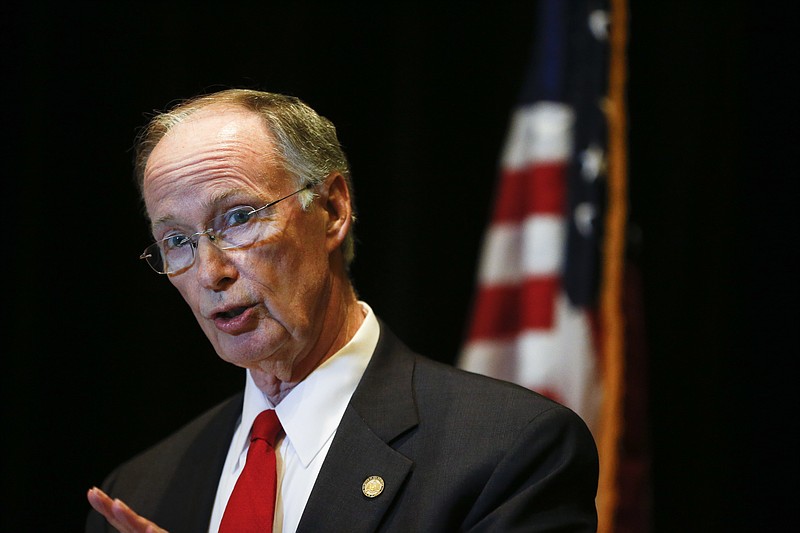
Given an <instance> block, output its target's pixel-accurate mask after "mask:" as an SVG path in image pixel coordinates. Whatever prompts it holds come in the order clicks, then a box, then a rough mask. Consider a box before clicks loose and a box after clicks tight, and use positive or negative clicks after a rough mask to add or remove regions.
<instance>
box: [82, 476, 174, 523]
mask: <svg viewBox="0 0 800 533" xmlns="http://www.w3.org/2000/svg"><path fill="white" fill-rule="evenodd" d="M88 498H89V503H90V504H91V505H92V507H93V508H94V509H95V510H96V511H97V512H99V513H100V514H102V515H103V516H104V517H105V518H106V520H108V523H109V524H111V525H112V526H114V527H115V528H116V529H118V530H119V531H120V532H121V533H167V532H166V531H165V530H164V529H162V528H160V527H158V526H157V525H156V524H154V523H153V522H151V521H150V520H147V519H146V518H144V517H142V516H139V515H138V514H137V513H136V512H135V511H134V510H133V509H131V508H130V507H128V506H127V505H126V504H125V502H123V501H122V500H119V499H115V500H112V499H111V498H110V497H109V496H108V495H107V494H106V493H105V492H103V491H102V490H100V489H98V488H97V487H94V488H92V489H91V490H89V493H88Z"/></svg>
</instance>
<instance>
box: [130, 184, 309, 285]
mask: <svg viewBox="0 0 800 533" xmlns="http://www.w3.org/2000/svg"><path fill="white" fill-rule="evenodd" d="M313 186H314V185H313V183H309V184H308V185H306V186H305V187H303V188H302V189H298V190H296V191H294V192H293V193H291V194H287V195H286V196H284V197H283V198H278V199H277V200H275V201H273V202H270V203H268V204H267V205H264V206H261V207H259V208H253V207H250V206H239V207H236V208H234V209H231V210H230V211H227V212H225V213H223V214H221V215H219V216H216V217H214V218H212V219H211V220H209V221H208V222H206V224H205V226H206V228H208V229H205V230H203V231H199V232H197V233H193V234H192V235H184V234H182V233H173V234H171V235H169V236H168V237H166V238H164V239H161V240H160V241H157V242H154V243H153V244H151V245H150V246H148V247H147V248H145V249H144V252H142V255H140V256H139V259H144V260H145V261H147V264H148V265H150V268H152V269H153V270H155V271H156V272H158V273H159V274H180V273H181V272H183V271H184V270H186V269H187V268H189V267H190V266H192V265H193V264H194V259H195V256H196V255H197V254H196V251H195V250H197V244H198V242H199V241H200V237H202V236H203V235H205V236H207V237H208V240H210V241H211V242H212V243H214V245H215V246H216V247H217V248H219V249H220V250H233V249H235V248H244V247H246V246H250V245H251V244H253V243H255V242H256V241H257V240H258V239H260V238H261V237H262V236H263V234H264V226H265V225H264V224H263V222H264V219H263V218H261V217H260V216H259V215H260V214H262V213H265V212H266V211H267V209H269V208H270V207H273V206H274V205H276V204H277V203H279V202H282V201H284V200H286V199H287V198H291V197H292V196H294V195H295V194H298V193H300V192H302V191H305V190H306V189H310V188H311V187H313Z"/></svg>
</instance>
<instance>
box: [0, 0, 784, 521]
mask: <svg viewBox="0 0 800 533" xmlns="http://www.w3.org/2000/svg"><path fill="white" fill-rule="evenodd" d="M699 4H702V6H700V5H699ZM371 5H372V4H367V3H365V5H364V6H355V5H352V6H350V5H344V6H338V7H336V8H334V7H331V6H327V5H325V4H314V3H299V4H292V5H291V6H287V5H282V4H273V3H271V2H262V3H260V4H238V5H233V4H223V3H214V4H211V3H207V4H201V5H199V6H198V5H194V6H192V5H189V4H184V5H177V4H170V5H168V6H164V5H159V4H156V3H154V4H152V5H151V4H145V3H138V4H127V3H107V4H106V3H97V4H89V3H63V4H53V5H48V4H24V5H17V6H16V7H13V8H12V7H8V6H7V7H4V8H2V24H3V26H4V27H3V36H4V37H3V38H4V40H5V41H7V42H6V44H5V46H4V50H3V54H2V57H3V71H4V76H3V81H4V83H3V85H4V92H5V93H6V96H5V98H4V99H3V103H4V115H5V117H6V128H4V130H5V131H4V133H5V137H6V139H7V140H6V142H4V143H3V147H2V148H3V163H4V165H3V166H4V171H3V180H4V192H5V194H4V201H5V210H4V213H5V214H6V217H5V218H6V219H7V220H6V223H5V230H6V231H5V234H6V236H7V237H10V238H7V239H6V240H5V244H6V247H5V249H4V251H3V258H4V259H3V264H4V278H5V280H6V282H7V290H6V294H10V295H11V297H10V300H9V299H7V298H6V297H4V298H3V304H4V305H3V308H4V310H3V314H4V320H3V323H4V330H5V328H8V329H7V332H8V333H9V334H10V339H8V335H6V334H4V335H3V336H4V337H5V338H6V339H8V340H6V342H4V343H3V344H4V348H3V371H2V394H3V396H2V408H3V436H2V442H3V449H4V453H3V474H2V479H3V489H4V495H5V496H4V499H3V504H2V509H0V521H2V527H1V528H0V529H2V530H3V531H80V530H81V529H82V524H83V519H84V516H85V514H86V512H87V510H88V504H87V503H86V501H85V491H86V489H88V488H89V487H90V486H92V485H94V484H98V483H99V482H100V481H101V480H102V478H103V477H104V476H105V474H106V473H107V472H108V471H109V470H110V468H111V467H113V466H114V465H115V464H117V463H118V462H120V461H121V460H123V459H125V458H127V457H129V456H130V455H131V454H133V453H135V452H137V451H139V450H141V449H142V448H143V447H145V446H147V445H149V444H151V443H153V442H154V441H156V440H157V439H159V438H160V437H162V436H164V435H166V434H167V433H168V432H169V431H171V430H172V429H174V428H175V427H177V426H178V425H180V424H181V423H183V422H185V421H187V420H189V419H190V418H192V417H193V416H194V415H195V414H197V413H199V412H201V411H203V410H205V409H206V408H207V407H209V406H211V405H213V404H215V403H216V402H218V401H219V400H220V399H222V398H224V397H226V396H227V395H228V394H230V393H231V392H232V391H234V390H236V389H237V388H239V387H240V386H241V384H242V379H243V378H242V375H241V373H240V372H239V371H237V370H235V369H233V368H229V367H228V366H227V365H225V364H224V363H222V362H221V361H219V360H218V359H217V357H216V355H215V354H214V353H213V351H212V350H211V348H210V346H209V345H208V343H207V341H206V340H205V338H204V336H203V335H202V333H201V332H200V330H199V328H198V327H197V325H196V324H195V323H194V319H193V318H192V316H191V314H190V312H189V310H188V308H186V307H185V304H183V303H182V301H181V300H180V298H179V296H178V294H177V292H175V291H174V290H173V289H172V288H171V287H170V286H169V284H168V283H167V281H166V280H165V279H161V278H159V277H158V276H156V275H154V274H153V273H152V272H151V271H150V270H149V269H148V268H147V267H146V265H144V264H142V263H140V262H139V261H138V260H137V256H138V253H139V251H140V250H141V248H143V247H144V245H145V244H147V242H148V232H147V227H146V225H145V223H144V221H143V218H142V216H141V207H140V204H139V200H138V197H137V194H136V190H135V187H134V185H133V181H132V178H131V177H130V175H131V171H130V168H131V164H130V163H131V153H130V147H131V144H132V139H133V137H134V135H135V133H136V130H137V128H138V127H140V126H141V125H143V123H144V121H145V118H144V114H145V113H147V112H150V111H152V110H155V109H162V108H164V107H165V106H167V105H168V104H169V103H170V102H171V101H172V100H173V99H176V98H182V97H188V96H192V95H194V94H196V93H198V92H202V91H207V90H210V89H213V88H222V87H227V86H246V87H253V88H260V89H265V90H271V91H276V92H287V93H291V94H295V95H297V96H300V97H301V98H303V99H304V100H305V101H307V102H308V103H309V104H310V105H311V106H312V107H314V108H315V109H317V110H318V111H319V112H320V113H322V114H324V115H326V116H328V117H329V118H331V119H332V120H333V121H334V123H335V124H337V126H338V129H339V132H340V138H341V140H342V142H343V144H344V146H345V149H346V151H347V153H348V155H349V156H350V159H351V163H352V166H353V173H354V180H355V188H356V198H357V202H358V206H359V223H358V225H357V234H358V238H359V244H358V248H357V259H356V263H355V265H354V269H353V277H354V280H355V284H356V286H357V288H358V290H359V292H360V295H361V297H362V298H363V299H365V300H366V301H368V302H369V303H370V304H371V305H372V307H373V308H374V309H375V310H376V312H377V313H378V314H379V315H380V316H381V317H382V318H384V319H385V320H386V321H387V322H388V323H389V324H390V325H391V327H392V328H393V329H394V330H395V332H396V333H398V334H399V335H400V336H401V337H402V338H403V339H404V340H406V342H407V343H408V344H409V345H410V346H411V347H412V348H415V349H417V350H418V351H421V352H423V353H426V354H428V355H431V356H432V357H435V358H437V359H440V360H443V361H448V362H454V361H455V358H456V355H457V353H458V350H459V347H460V345H461V342H462V338H463V334H464V328H465V325H466V319H467V316H468V312H469V306H470V299H471V296H472V288H473V285H474V283H473V282H474V271H475V264H476V260H477V254H478V249H479V245H480V240H481V237H482V232H483V230H484V228H485V225H486V222H487V219H488V214H489V208H490V205H491V196H492V192H493V187H494V181H495V177H496V166H497V160H498V156H499V152H500V147H501V145H502V141H503V137H504V134H505V130H506V127H507V121H508V116H509V113H510V111H511V109H512V108H513V105H514V101H515V98H516V94H517V91H518V89H519V86H520V84H521V81H522V76H523V73H524V69H525V64H526V61H527V59H528V49H529V45H530V41H531V38H532V29H533V27H534V23H535V18H536V17H535V11H536V4H535V2H530V3H527V2H513V3H507V2H498V3H493V4H491V5H489V4H478V3H450V4H444V5H439V6H434V5H428V4H425V5H423V4H420V5H414V4H402V5H393V6H392V7H387V6H384V7H374V6H372V7H370V6H371ZM365 6H366V7H365ZM790 20H793V19H792V18H790V17H789V15H788V14H784V13H779V12H770V13H767V12H763V11H759V10H757V9H750V8H748V7H747V6H746V5H745V4H744V3H743V2H742V3H740V2H722V1H715V2H702V3H701V2H641V1H634V2H632V4H631V5H630V28H629V38H630V42H629V50H628V54H629V59H630V62H629V71H628V73H629V85H628V94H629V119H630V123H629V129H630V141H629V148H630V161H629V163H630V188H629V190H630V209H631V222H632V225H633V226H634V227H635V228H636V229H637V231H638V232H639V234H640V239H637V240H636V243H637V245H636V246H635V247H633V248H632V250H633V252H634V253H633V254H632V257H631V259H632V261H634V262H635V264H636V265H638V266H639V267H640V268H641V272H642V275H643V290H642V293H643V297H644V300H645V305H646V307H645V315H646V316H645V322H646V324H647V339H648V351H649V355H648V365H649V372H650V374H649V379H648V381H647V388H648V393H649V403H648V406H647V408H648V411H649V420H650V433H649V434H650V440H651V444H652V456H653V457H652V460H653V472H652V474H653V488H652V492H653V513H652V515H653V530H654V531H658V532H661V531H663V532H671V531H768V530H781V527H782V526H785V525H788V523H789V522H788V515H789V510H790V509H792V508H793V506H796V497H797V495H798V494H797V493H798V491H797V488H796V487H797V481H796V474H797V458H796V456H795V453H796V450H797V449H798V447H797V437H796V436H795V435H794V432H793V431H792V430H793V429H796V428H797V423H796V419H797V415H796V413H795V412H794V410H795V409H796V407H797V400H796V399H795V397H794V391H793V387H792V385H793V383H792V382H793V380H792V378H793V377H794V375H793V373H792V372H791V371H790V367H789V363H790V362H791V361H793V359H794V358H795V357H796V355H795V353H794V351H796V348H794V343H792V342H790V336H793V335H792V334H793V333H794V332H795V331H794V330H795V329H796V328H797V320H796V318H791V316H792V314H791V312H790V309H791V308H792V307H793V305H791V304H793V303H794V294H793V293H794V280H793V279H790V276H789V273H790V272H796V270H797V269H796V267H794V263H792V262H791V261H790V255H789V254H790V253H791V251H792V250H791V249H792V248H793V247H795V246H796V244H795V242H794V241H793V240H791V238H790V231H789V222H788V218H789V217H788V214H789V200H790V198H792V196H791V193H790V191H789V189H790V187H789V183H790V182H793V181H794V180H795V179H796V178H797V172H796V169H795V168H794V167H795V166H796V164H794V165H793V163H794V161H793V159H796V157H797V155H796V152H797V142H798V135H797V124H796V122H793V121H792V118H793V117H790V116H789V114H790V112H791V111H792V110H793V107H796V103H792V98H793V97H795V95H796V93H794V92H793V91H792V88H791V87H790V86H789V83H788V82H789V81H790V75H791V72H792V70H793V68H792V67H795V68H796V58H797V53H796V51H795V48H796V46H795V45H796V44H797V43H796V38H794V37H792V36H791V35H790V33H791V32H790V30H789V26H790V23H789V21H790ZM793 152H794V153H793ZM8 219H10V220H8ZM793 267H794V268H793ZM791 340H793V339H791ZM793 350H794V351H793ZM790 502H791V503H790Z"/></svg>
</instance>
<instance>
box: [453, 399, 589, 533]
mask: <svg viewBox="0 0 800 533" xmlns="http://www.w3.org/2000/svg"><path fill="white" fill-rule="evenodd" d="M597 482H598V457H597V448H596V446H595V442H594V439H593V438H592V435H591V433H590V432H589V430H588V428H587V427H586V424H584V422H583V420H581V419H580V418H579V417H578V416H577V415H576V414H575V413H573V412H572V411H570V410H569V409H567V408H565V407H561V406H556V407H553V408H551V409H548V410H546V411H544V412H543V413H541V414H540V415H538V416H537V417H536V418H534V419H533V420H532V421H530V422H529V423H528V425H527V426H526V427H525V429H524V431H523V432H522V433H521V435H520V437H519V438H518V439H517V441H516V443H515V444H514V445H513V446H512V447H511V448H510V449H509V451H508V453H507V454H506V455H505V457H504V458H503V459H502V460H501V461H500V462H499V463H498V465H497V468H496V469H495V470H494V472H493V473H492V475H491V477H490V479H489V481H488V482H487V484H486V485H485V487H484V489H483V491H482V492H481V495H480V496H479V498H478V499H477V501H476V502H475V506H474V507H473V509H472V511H471V512H470V513H469V515H468V517H467V520H466V521H465V523H464V525H465V530H467V531H470V532H474V533H477V532H482V531H503V532H516V531H519V532H522V531H524V532H528V533H533V532H555V531H558V532H567V531H569V532H594V531H597V511H596V507H595V497H596V494H597Z"/></svg>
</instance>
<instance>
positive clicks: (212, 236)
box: [139, 182, 317, 275]
mask: <svg viewBox="0 0 800 533" xmlns="http://www.w3.org/2000/svg"><path fill="white" fill-rule="evenodd" d="M315 185H317V184H316V183H313V182H309V183H307V184H306V185H304V186H303V187H301V188H300V189H297V190H296V191H294V192H292V193H289V194H287V195H286V196H283V197H281V198H278V199H277V200H273V201H272V202H269V203H267V204H265V205H262V206H261V207H258V208H254V207H251V209H252V211H250V212H249V213H247V214H248V215H253V214H255V213H258V212H259V211H263V210H265V209H269V208H270V207H273V206H275V205H277V204H278V203H280V202H282V201H284V200H286V199H288V198H291V197H292V196H294V195H296V194H299V193H301V192H303V191H307V190H309V189H312V188H313V187H314V186H315ZM247 207H249V206H247ZM220 216H222V215H217V216H215V217H212V218H210V219H208V220H207V221H206V222H205V224H204V225H206V224H209V223H210V222H212V221H214V220H215V219H217V218H218V217H220ZM227 229H230V228H229V227H228V228H223V229H220V230H216V229H214V228H213V227H209V228H206V229H204V230H203V231H198V232H197V233H193V234H191V235H187V236H186V239H187V240H188V243H189V246H190V247H191V252H192V261H191V263H189V264H188V265H186V266H183V267H181V268H180V269H178V270H174V271H171V272H160V271H159V270H158V269H156V267H154V266H153V265H152V264H151V263H150V261H149V258H150V257H152V255H153V252H152V251H150V249H151V248H154V247H155V251H157V252H158V253H159V254H161V253H162V251H163V250H162V248H161V246H160V245H161V243H162V242H164V241H166V240H169V239H171V238H172V237H166V238H164V239H160V240H158V241H154V242H152V243H150V244H148V245H147V247H145V249H144V251H143V252H142V253H141V255H139V259H144V261H145V263H147V266H149V267H150V268H151V269H152V270H153V271H154V272H155V273H156V274H163V275H178V274H182V273H183V272H184V271H186V270H188V269H189V268H191V267H192V265H194V263H195V261H196V260H197V247H198V245H199V243H200V237H202V236H203V235H206V236H207V237H208V239H209V240H210V241H211V242H213V243H216V242H217V241H219V240H221V239H220V237H218V235H219V234H221V233H224V232H225V231H226V230H227ZM250 244H252V243H250ZM250 244H241V245H235V246H229V247H226V248H220V250H236V249H239V248H244V247H246V246H249V245H250ZM215 246H218V245H216V244H215ZM162 262H164V261H163V260H162Z"/></svg>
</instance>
